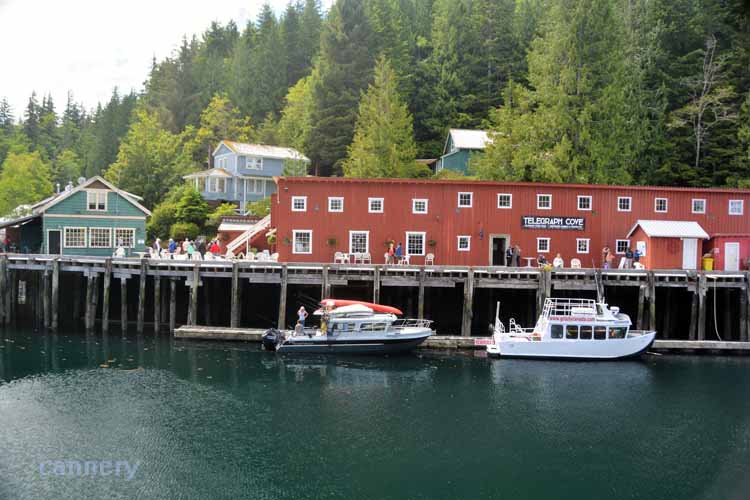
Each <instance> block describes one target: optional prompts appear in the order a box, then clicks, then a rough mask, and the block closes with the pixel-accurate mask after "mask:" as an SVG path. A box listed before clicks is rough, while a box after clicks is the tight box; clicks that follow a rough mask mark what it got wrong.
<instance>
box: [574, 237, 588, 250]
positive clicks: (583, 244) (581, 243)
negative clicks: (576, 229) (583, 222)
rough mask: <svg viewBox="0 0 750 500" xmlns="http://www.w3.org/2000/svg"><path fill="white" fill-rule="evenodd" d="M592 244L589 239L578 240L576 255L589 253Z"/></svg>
mask: <svg viewBox="0 0 750 500" xmlns="http://www.w3.org/2000/svg"><path fill="white" fill-rule="evenodd" d="M590 242H591V240H590V239H588V238H576V253H589V243H590Z"/></svg>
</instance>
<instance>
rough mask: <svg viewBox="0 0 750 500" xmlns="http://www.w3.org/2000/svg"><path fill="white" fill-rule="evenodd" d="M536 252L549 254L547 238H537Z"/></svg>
mask: <svg viewBox="0 0 750 500" xmlns="http://www.w3.org/2000/svg"><path fill="white" fill-rule="evenodd" d="M536 251H537V252H539V253H547V252H549V238H537V239H536Z"/></svg>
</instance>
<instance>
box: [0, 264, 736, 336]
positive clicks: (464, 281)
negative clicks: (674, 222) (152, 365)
mask: <svg viewBox="0 0 750 500" xmlns="http://www.w3.org/2000/svg"><path fill="white" fill-rule="evenodd" d="M22 273H26V274H24V276H25V277H26V279H27V280H28V277H29V276H34V277H36V280H35V282H34V283H31V285H33V286H35V287H36V288H37V289H31V288H25V290H26V291H27V292H29V293H32V294H37V296H38V299H39V300H38V313H39V316H40V318H42V320H43V324H44V326H45V327H47V328H51V329H53V330H55V329H57V327H58V324H59V315H60V311H59V307H58V304H59V302H60V301H59V299H60V293H61V290H60V276H61V274H62V273H77V274H79V275H80V276H81V277H83V279H84V280H85V282H86V300H85V303H84V305H83V307H85V314H84V317H85V326H86V328H87V329H92V328H93V327H94V325H95V323H96V322H97V321H99V322H100V323H101V325H102V329H103V330H104V331H107V330H108V328H109V324H110V311H111V307H112V304H111V303H110V302H111V301H110V290H111V289H112V287H113V285H115V284H116V283H117V282H119V286H120V290H121V293H120V296H121V297H124V298H125V299H124V300H121V301H120V302H121V303H120V304H119V306H120V318H121V319H122V320H123V321H119V323H120V324H121V328H122V329H123V330H125V329H126V328H127V324H128V322H127V311H128V307H127V303H126V300H127V293H126V290H127V282H128V281H129V280H136V281H137V282H138V298H137V301H138V304H137V315H136V322H135V323H136V328H137V330H138V331H139V332H142V331H143V330H144V325H145V324H146V323H151V324H153V325H154V326H155V327H156V328H159V327H160V325H161V324H163V323H164V321H163V318H164V317H168V325H169V329H170V331H175V329H176V327H177V324H176V313H175V309H176V301H175V295H176V293H175V290H176V287H177V286H178V285H181V286H187V287H188V289H189V300H188V304H187V322H186V324H188V325H196V324H197V323H198V302H199V288H200V287H201V286H202V281H201V279H202V278H204V277H205V278H222V279H225V280H227V283H228V284H229V285H230V286H229V290H230V292H229V294H230V296H229V297H225V298H221V297H220V298H219V299H222V300H225V301H228V302H229V303H230V304H231V308H230V318H229V326H230V327H233V328H237V327H239V326H241V325H240V307H241V306H240V283H241V281H246V282H249V283H250V284H251V285H252V284H273V285H277V286H278V293H279V301H278V303H279V307H278V312H277V325H278V326H279V327H283V326H285V325H286V324H287V321H286V310H287V288H288V286H289V285H315V286H320V296H321V297H328V296H330V294H331V287H332V286H346V285H348V284H351V283H362V282H364V283H369V284H370V285H369V286H370V287H371V290H372V301H373V302H379V301H380V294H381V288H382V287H414V288H416V289H417V290H418V302H417V304H418V306H417V312H418V314H417V315H418V317H420V318H422V317H424V303H425V289H426V288H439V287H449V288H455V287H457V286H460V287H462V288H463V304H462V317H461V330H460V332H461V335H462V336H464V337H469V336H470V334H471V324H472V316H473V305H474V292H475V290H478V289H504V290H532V291H535V292H536V306H537V311H540V310H541V307H542V304H543V303H544V300H545V298H546V297H550V296H551V295H552V291H553V290H573V291H597V292H598V293H600V294H601V295H604V291H605V289H607V288H609V287H633V288H636V289H637V290H638V309H637V315H636V318H635V321H634V322H635V323H636V326H637V327H639V328H648V329H656V318H657V314H658V309H657V303H656V290H657V289H660V288H662V289H663V288H671V289H682V290H685V291H687V292H690V294H691V297H692V299H691V302H690V304H686V307H685V309H684V314H688V313H689V314H690V332H689V339H690V340H705V339H706V305H707V299H706V294H707V291H708V290H717V291H718V290H719V289H726V290H738V291H740V293H738V294H736V296H737V303H736V307H735V305H733V306H732V307H731V310H730V309H728V310H727V314H731V315H734V316H736V318H737V322H739V332H740V333H739V339H740V340H741V341H747V340H748V331H749V327H748V303H749V301H750V297H749V295H750V273H748V272H701V271H698V272H696V271H682V270H648V271H646V270H620V269H617V270H599V269H560V270H553V271H544V270H540V269H537V268H528V267H520V268H507V267H466V266H396V265H389V266H386V265H381V264H372V265H371V264H360V265H357V264H328V263H321V264H295V263H275V262H245V261H226V260H211V261H176V260H153V259H142V260H139V259H132V258H131V259H115V258H97V257H58V256H50V255H18V254H2V255H0V323H5V324H7V323H9V322H10V321H11V319H12V318H13V315H14V311H16V305H17V304H16V302H17V300H16V299H17V297H18V294H19V292H20V289H19V287H20V285H19V281H22V280H21V279H20V276H21V275H22ZM29 273H30V274H29ZM99 280H101V283H102V284H103V286H101V287H99V283H100V281H99ZM162 282H164V285H162ZM149 283H150V285H151V286H150V287H148V288H152V289H153V291H152V292H148V296H149V297H150V298H149V299H148V300H149V301H152V302H153V304H154V306H153V314H154V317H153V320H150V319H149V320H147V318H145V310H146V309H145V304H146V302H147V284H149ZM166 283H168V284H169V285H168V286H167V285H166ZM29 285H30V284H29V283H25V285H24V286H25V287H28V286H29ZM99 289H101V290H102V293H101V297H100V296H99V295H100V294H99V293H98V292H96V291H97V290H99ZM162 294H165V296H162ZM166 295H168V296H169V297H168V299H167V297H166ZM162 304H164V305H163V306H162ZM167 304H168V305H167ZM204 305H205V306H207V307H209V308H210V304H204ZM162 308H165V309H166V310H162ZM98 310H101V314H100V317H99V318H97V317H96V316H97V311H98Z"/></svg>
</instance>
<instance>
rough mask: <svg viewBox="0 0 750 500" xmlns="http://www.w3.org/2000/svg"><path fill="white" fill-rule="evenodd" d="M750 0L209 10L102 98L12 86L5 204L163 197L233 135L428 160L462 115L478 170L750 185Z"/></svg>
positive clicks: (370, 167)
mask: <svg viewBox="0 0 750 500" xmlns="http://www.w3.org/2000/svg"><path fill="white" fill-rule="evenodd" d="M743 4H744V2H743V1H742V0H723V1H722V0H337V1H336V2H335V3H334V4H333V6H332V7H331V9H330V11H329V12H322V11H321V8H320V5H319V4H318V2H317V0H305V1H303V0H299V1H297V2H296V3H290V4H289V5H288V7H287V8H286V10H285V11H284V12H283V13H281V14H280V15H279V16H277V15H275V14H274V11H273V10H272V9H271V8H270V7H269V6H265V7H264V8H263V9H262V11H261V12H260V14H259V16H258V18H257V19H256V20H255V21H254V22H252V23H249V24H248V25H247V26H241V27H240V26H237V25H236V24H234V23H232V22H229V23H228V24H226V25H222V24H219V23H211V24H210V26H209V27H208V29H207V30H206V31H205V32H204V33H203V34H202V35H201V36H199V37H194V38H190V39H185V40H183V41H182V43H181V44H180V45H179V48H178V49H177V50H176V51H175V52H174V54H173V55H172V56H171V57H168V58H166V59H164V60H161V61H157V60H154V61H153V65H152V69H151V71H150V74H149V75H148V77H147V79H146V81H145V82H144V85H143V88H142V89H139V90H137V91H132V92H130V93H126V94H123V93H120V92H119V91H118V90H115V91H114V92H113V94H112V97H111V99H110V100H109V102H106V103H101V104H99V105H98V106H97V107H96V108H95V109H92V110H88V109H84V108H83V106H82V105H79V104H77V103H76V100H75V97H74V96H75V89H71V94H70V95H69V98H68V101H67V103H55V102H53V100H52V98H51V97H45V96H42V97H41V99H40V97H39V96H37V95H36V94H32V95H31V97H30V99H29V102H28V105H27V107H26V109H23V110H13V109H10V107H9V106H8V104H7V101H5V100H2V101H1V102H0V165H2V172H0V212H7V211H8V210H9V209H11V208H13V206H15V205H17V204H19V203H23V202H30V201H34V200H36V199H38V198H40V197H41V196H43V195H44V194H47V193H49V192H51V190H52V189H53V188H52V186H53V184H55V183H61V184H65V183H66V182H68V181H69V180H74V179H76V178H77V177H79V176H86V177H88V176H92V175H97V174H100V175H105V176H106V177H107V178H109V179H111V180H113V181H114V182H115V183H116V184H118V185H119V186H120V187H122V188H123V189H126V190H128V191H131V192H134V193H136V194H139V195H141V196H143V197H144V198H145V200H146V203H147V204H148V205H149V206H153V205H154V204H156V203H158V202H159V201H160V200H162V199H163V198H164V197H165V195H166V193H167V192H168V190H169V189H170V187H172V186H175V185H176V184H179V183H180V178H181V176H183V175H185V174H186V173H188V172H190V171H193V170H196V169H199V168H207V167H209V166H210V164H209V162H210V160H209V156H210V155H209V152H210V151H211V149H212V147H214V146H215V145H216V144H217V142H218V141H219V140H221V139H224V138H229V139H235V140H240V141H252V142H263V143H268V144H278V145H285V146H290V147H295V148H297V149H299V150H300V151H302V152H303V153H304V154H306V155H307V156H308V157H310V159H311V160H312V165H311V169H310V172H311V173H317V174H319V175H351V176H424V175H428V174H429V173H428V172H426V171H425V170H424V169H423V168H420V167H418V166H417V165H416V164H415V162H414V159H415V158H435V157H437V156H439V155H440V154H441V151H442V148H443V144H444V141H445V137H446V132H447V129H448V128H450V127H459V128H486V129H488V130H490V131H491V133H492V138H493V143H492V145H491V146H490V147H489V148H488V149H487V151H486V154H485V155H483V156H481V157H480V156H475V157H473V158H472V161H471V171H470V174H471V175H473V176H476V177H477V178H480V179H498V180H504V179H506V180H530V181H551V182H590V183H635V184H662V185H700V186H740V187H750V109H749V108H750V22H749V19H750V18H749V17H748V15H747V9H746V8H745V7H744V5H743ZM134 36H137V35H135V34H134ZM31 90H32V89H30V92H31ZM1 94H2V89H1V88H0V95H1ZM40 100H41V102H40ZM11 205H12V206H11Z"/></svg>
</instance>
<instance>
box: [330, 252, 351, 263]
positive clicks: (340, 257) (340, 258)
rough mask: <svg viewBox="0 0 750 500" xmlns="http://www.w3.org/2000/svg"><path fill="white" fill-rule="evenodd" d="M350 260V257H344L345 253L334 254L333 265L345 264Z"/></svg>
mask: <svg viewBox="0 0 750 500" xmlns="http://www.w3.org/2000/svg"><path fill="white" fill-rule="evenodd" d="M348 260H349V258H348V257H344V253H343V252H336V253H334V254H333V263H334V264H336V263H340V264H343V263H344V262H345V261H348Z"/></svg>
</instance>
